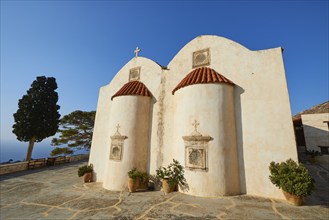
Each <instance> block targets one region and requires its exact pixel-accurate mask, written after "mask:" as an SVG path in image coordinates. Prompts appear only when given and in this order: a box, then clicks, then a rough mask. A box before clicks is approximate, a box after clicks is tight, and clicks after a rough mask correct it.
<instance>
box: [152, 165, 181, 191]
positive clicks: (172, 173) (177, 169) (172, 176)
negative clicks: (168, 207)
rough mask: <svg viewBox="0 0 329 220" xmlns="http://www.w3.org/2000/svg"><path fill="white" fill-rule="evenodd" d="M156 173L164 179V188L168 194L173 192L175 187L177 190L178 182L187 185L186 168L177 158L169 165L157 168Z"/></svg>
mask: <svg viewBox="0 0 329 220" xmlns="http://www.w3.org/2000/svg"><path fill="white" fill-rule="evenodd" d="M156 175H157V177H158V178H161V179H162V188H163V191H164V192H165V193H166V194H168V193H170V192H173V191H174V190H175V189H176V190H177V186H178V184H181V185H185V183H186V180H185V177H184V168H183V166H182V165H180V164H179V162H178V161H177V160H175V159H173V163H171V164H169V165H168V167H160V168H159V169H157V170H156Z"/></svg>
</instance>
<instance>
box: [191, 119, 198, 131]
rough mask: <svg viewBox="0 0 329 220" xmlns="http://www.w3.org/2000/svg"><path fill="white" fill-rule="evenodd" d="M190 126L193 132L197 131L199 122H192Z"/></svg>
mask: <svg viewBox="0 0 329 220" xmlns="http://www.w3.org/2000/svg"><path fill="white" fill-rule="evenodd" d="M192 125H193V126H194V131H197V130H198V129H197V128H198V126H199V125H200V124H199V122H198V121H197V120H194V122H193V123H192Z"/></svg>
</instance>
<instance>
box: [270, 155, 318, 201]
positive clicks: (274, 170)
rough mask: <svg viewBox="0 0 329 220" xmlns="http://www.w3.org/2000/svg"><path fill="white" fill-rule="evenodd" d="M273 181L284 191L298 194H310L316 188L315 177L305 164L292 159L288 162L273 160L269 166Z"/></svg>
mask: <svg viewBox="0 0 329 220" xmlns="http://www.w3.org/2000/svg"><path fill="white" fill-rule="evenodd" d="M269 169H270V172H271V175H270V176H269V178H270V180H271V182H272V183H273V184H274V185H275V186H277V187H279V188H280V189H283V190H284V191H286V192H288V193H291V194H294V195H296V196H302V197H305V196H308V195H311V193H312V192H313V190H314V182H315V181H314V179H313V178H312V177H311V175H310V174H309V172H308V170H307V169H306V168H305V167H304V165H303V164H301V163H300V164H298V163H296V162H295V161H293V160H292V159H288V160H287V161H286V162H281V163H275V162H273V161H272V162H271V164H270V166H269Z"/></svg>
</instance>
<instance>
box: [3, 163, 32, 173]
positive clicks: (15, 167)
mask: <svg viewBox="0 0 329 220" xmlns="http://www.w3.org/2000/svg"><path fill="white" fill-rule="evenodd" d="M27 164H28V162H27V161H25V162H19V163H10V164H4V165H0V175H2V174H6V173H14V172H18V171H22V170H27V168H28V165H27Z"/></svg>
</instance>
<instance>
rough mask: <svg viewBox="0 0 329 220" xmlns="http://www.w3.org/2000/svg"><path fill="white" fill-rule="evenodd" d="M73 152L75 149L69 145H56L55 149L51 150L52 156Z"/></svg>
mask: <svg viewBox="0 0 329 220" xmlns="http://www.w3.org/2000/svg"><path fill="white" fill-rule="evenodd" d="M70 154H73V150H71V149H70V148H68V147H63V148H60V147H56V148H55V149H54V150H52V151H51V153H50V156H52V157H53V156H59V155H65V156H66V155H70Z"/></svg>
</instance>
